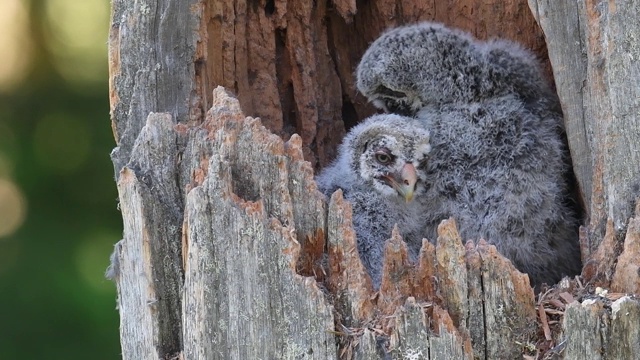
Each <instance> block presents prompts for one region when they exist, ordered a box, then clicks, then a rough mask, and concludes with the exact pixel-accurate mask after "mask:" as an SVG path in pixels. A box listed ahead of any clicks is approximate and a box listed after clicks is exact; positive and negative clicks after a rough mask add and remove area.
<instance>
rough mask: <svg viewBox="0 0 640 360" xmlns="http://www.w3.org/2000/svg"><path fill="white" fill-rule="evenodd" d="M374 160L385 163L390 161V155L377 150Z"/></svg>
mask: <svg viewBox="0 0 640 360" xmlns="http://www.w3.org/2000/svg"><path fill="white" fill-rule="evenodd" d="M376 161H377V162H379V163H380V164H382V165H386V164H388V163H390V162H391V155H389V154H387V153H384V152H377V153H376Z"/></svg>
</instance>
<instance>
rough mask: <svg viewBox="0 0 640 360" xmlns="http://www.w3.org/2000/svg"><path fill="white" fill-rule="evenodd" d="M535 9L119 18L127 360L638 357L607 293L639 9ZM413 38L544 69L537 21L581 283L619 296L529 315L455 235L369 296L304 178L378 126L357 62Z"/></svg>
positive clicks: (625, 162) (113, 80) (633, 312)
mask: <svg viewBox="0 0 640 360" xmlns="http://www.w3.org/2000/svg"><path fill="white" fill-rule="evenodd" d="M612 4H613V5H612ZM529 5H531V7H532V9H533V14H534V15H535V18H534V16H532V13H531V11H530V10H529V8H528V7H527V4H526V3H525V2H524V0H511V1H505V2H496V3H492V2H486V1H455V2H454V1H450V2H442V1H440V2H429V3H426V2H423V1H388V0H387V1H383V0H375V1H369V2H363V1H355V0H333V1H331V2H330V1H285V0H275V1H272V0H260V1H257V0H256V1H251V2H247V1H240V0H221V1H205V0H189V1H175V0H156V1H152V0H145V1H142V2H129V1H123V0H114V1H113V2H112V22H111V31H110V36H109V67H110V101H111V119H112V127H113V130H114V136H115V139H116V142H117V147H116V149H114V151H113V153H112V159H113V163H114V167H115V170H116V175H117V184H118V191H119V194H120V208H121V211H122V215H123V220H124V232H123V240H122V241H120V242H119V243H118V244H117V245H116V249H115V252H114V255H113V257H112V266H111V268H110V270H109V275H110V276H111V277H113V278H114V279H115V281H116V284H117V287H118V308H119V311H120V316H121V327H120V335H121V343H122V354H123V358H125V359H209V358H211V359H253V358H270V359H271V358H274V359H279V358H286V359H289V358H296V359H301V358H305V359H306V358H309V359H312V358H313V359H331V358H357V359H376V358H380V359H382V358H387V357H391V358H397V359H404V358H426V359H442V358H455V359H465V358H469V359H470V358H484V359H494V358H519V357H522V356H523V354H524V355H525V356H529V357H530V358H533V357H538V358H542V357H543V355H544V354H543V353H545V352H546V353H547V355H549V356H552V355H553V354H554V353H557V354H559V356H561V357H562V356H564V357H565V358H576V359H580V358H589V359H590V358H592V357H590V356H591V355H592V354H594V353H593V352H591V351H595V350H597V351H598V354H600V355H601V356H602V357H603V358H620V359H625V358H633V357H631V356H633V355H632V354H637V350H638V349H637V344H638V343H640V338H639V337H640V335H639V333H640V332H639V330H638V326H637V323H638V319H637V318H638V307H639V306H640V302H639V301H638V299H637V298H634V297H622V296H621V295H619V294H618V293H623V292H629V293H631V292H638V291H640V289H639V288H640V285H638V284H639V283H640V281H638V261H637V260H636V259H638V258H640V257H639V255H640V254H639V252H640V249H639V247H638V242H639V239H640V225H639V224H640V220H639V219H640V205H635V204H636V203H635V201H636V198H637V197H638V194H637V193H638V187H637V180H638V178H639V177H638V176H637V175H638V171H640V170H639V168H640V166H637V164H638V163H640V161H638V154H640V152H639V151H638V146H640V145H638V144H640V142H639V141H637V140H639V139H638V137H639V135H638V134H639V133H640V132H639V131H638V123H639V122H638V119H637V116H638V109H639V108H640V107H639V106H638V101H640V100H638V99H639V97H638V96H637V95H638V91H639V90H638V88H637V83H638V77H639V76H640V71H638V66H639V65H638V62H633V61H631V60H632V59H635V58H637V57H638V55H640V54H638V52H639V50H638V46H637V44H636V42H632V41H631V39H633V38H634V36H635V37H638V32H639V31H640V26H638V22H637V20H638V19H640V17H634V18H632V19H631V20H624V21H623V20H622V19H621V15H620V14H625V12H626V13H628V14H630V13H633V12H635V13H636V14H637V12H638V11H639V10H637V9H635V8H633V6H632V5H626V4H619V6H618V7H615V6H614V5H615V2H610V3H609V4H607V5H598V6H596V4H592V3H591V2H587V3H586V4H565V3H564V2H551V1H538V2H535V1H533V0H530V1H529ZM625 6H627V7H628V8H625ZM418 20H436V21H441V22H445V23H446V24H448V25H450V26H455V27H460V28H463V29H465V30H468V31H471V32H472V33H474V34H475V35H476V36H478V37H480V38H487V37H492V36H499V37H507V38H510V39H513V40H516V41H519V42H521V43H523V44H524V45H525V46H527V47H529V48H531V49H533V50H534V51H535V52H536V53H537V54H538V55H540V56H541V57H542V58H546V47H545V43H544V37H543V34H542V31H541V30H540V28H539V27H538V25H537V24H536V20H537V21H538V22H539V23H540V24H541V26H542V28H543V29H544V31H545V34H546V38H547V41H548V42H549V49H550V56H549V57H550V59H551V65H553V74H554V76H555V78H556V81H557V85H558V92H559V95H560V98H561V100H562V105H563V109H564V111H565V114H566V122H567V133H568V138H569V144H570V147H571V151H572V156H573V161H574V167H575V171H576V176H577V178H578V184H579V186H580V191H581V193H582V195H583V198H584V199H585V202H586V205H587V207H588V210H589V219H588V222H587V223H586V224H585V228H584V229H583V232H582V233H583V248H584V249H583V250H584V251H583V256H584V258H585V260H587V266H586V267H585V272H584V276H585V278H586V279H587V280H590V281H593V283H594V284H595V285H599V286H601V287H604V288H608V289H609V290H610V291H611V292H612V293H611V294H607V292H606V290H602V291H601V292H600V295H593V289H592V288H590V287H589V286H582V285H583V284H581V283H580V282H575V281H574V282H566V283H564V284H561V285H559V286H558V287H557V288H555V289H552V290H550V291H549V292H546V293H544V294H543V295H541V296H540V298H539V299H538V302H537V303H536V301H535V300H534V294H533V291H532V289H531V287H530V286H529V284H528V278H527V276H526V275H523V274H520V273H518V272H517V271H516V270H515V268H514V267H513V266H512V265H511V263H510V262H509V261H507V260H505V259H504V258H503V257H502V256H500V255H499V254H498V253H497V252H496V250H495V248H494V247H493V246H490V245H488V244H487V243H486V242H484V241H482V240H478V241H470V242H467V243H463V242H462V239H460V236H459V235H458V233H457V230H456V226H455V220H454V219H449V220H446V221H444V222H443V223H442V224H441V226H440V227H439V229H438V239H437V241H436V242H435V244H432V243H430V242H428V241H426V240H425V241H424V242H423V249H422V251H421V253H420V256H419V259H418V262H417V263H415V264H414V263H412V262H411V261H409V260H408V255H407V249H406V246H405V244H404V242H403V241H402V238H401V237H400V235H399V232H398V231H397V229H396V230H395V231H394V232H393V234H391V236H390V239H389V241H388V242H387V245H386V246H387V247H386V252H385V256H386V258H385V264H384V272H385V276H384V278H383V280H382V285H381V288H380V290H379V291H378V292H374V291H373V288H372V286H371V281H370V279H369V277H368V275H367V274H366V271H365V269H364V267H363V266H362V264H361V263H360V261H359V257H358V254H357V251H356V245H355V241H356V240H355V239H356V235H355V233H354V231H353V228H352V226H351V221H352V214H351V207H350V205H349V203H348V202H346V201H345V200H344V199H343V198H342V194H341V192H336V193H335V194H333V196H332V197H331V198H330V199H325V198H324V197H323V196H322V195H321V194H320V193H319V192H318V191H317V189H316V185H315V183H314V181H313V174H314V170H317V169H318V168H319V167H321V166H322V165H324V164H326V163H327V162H329V161H330V160H332V159H333V157H334V156H335V151H336V147H337V144H338V143H339V142H340V141H341V139H342V136H343V135H344V133H345V131H346V130H348V129H349V128H350V127H351V126H353V125H354V124H356V123H357V122H358V121H360V120H361V119H363V118H364V117H366V116H368V115H369V114H371V113H373V111H374V110H373V109H372V108H371V107H370V106H369V105H367V104H366V103H365V99H364V98H363V97H362V96H360V95H358V94H357V93H356V92H355V86H354V79H353V70H354V68H355V66H356V64H357V63H358V61H359V59H360V56H361V55H362V53H363V52H364V50H365V49H366V47H367V45H368V44H369V43H370V42H371V41H373V40H374V39H375V38H376V37H377V36H378V35H379V34H380V32H381V31H383V30H384V29H385V28H387V27H389V26H393V25H399V24H403V23H408V22H415V21H418ZM566 22H568V25H565V23H566ZM606 44H609V47H607V46H605V45H606ZM611 44H616V45H615V46H613V45H611ZM625 51H626V52H625ZM550 69H551V67H549V74H551V70H550ZM634 84H635V85H634ZM218 85H221V86H224V87H225V88H226V89H228V90H230V91H231V92H232V93H233V95H232V94H230V93H228V92H227V91H226V90H224V89H223V88H222V87H217V86H218ZM247 115H248V117H247ZM257 117H259V119H258V118H257ZM295 134H299V135H295ZM634 164H635V165H634ZM639 204H640V202H639ZM634 205H635V207H636V208H635V214H634ZM630 218H631V220H629V219H630ZM570 293H572V294H573V296H572V295H570ZM565 313H566V315H564V314H565ZM563 315H564V316H563ZM560 324H562V328H561V327H560ZM584 354H586V355H584ZM583 355H584V356H583Z"/></svg>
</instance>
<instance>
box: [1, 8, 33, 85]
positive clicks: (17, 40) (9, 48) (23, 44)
mask: <svg viewBox="0 0 640 360" xmlns="http://www.w3.org/2000/svg"><path fill="white" fill-rule="evenodd" d="M28 19H29V18H28V16H27V9H26V7H25V5H24V3H23V2H22V1H21V0H2V1H0V93H1V92H7V91H9V90H11V89H12V88H14V87H15V86H17V85H18V84H19V83H20V82H21V81H22V80H23V78H24V77H25V75H26V74H27V72H28V70H29V65H30V64H31V57H32V54H33V51H32V43H31V36H30V32H29V21H28Z"/></svg>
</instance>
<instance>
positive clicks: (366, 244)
mask: <svg viewBox="0 0 640 360" xmlns="http://www.w3.org/2000/svg"><path fill="white" fill-rule="evenodd" d="M429 151H430V145H429V132H428V131H427V130H424V129H422V128H420V127H419V125H417V124H416V123H415V120H413V119H411V118H406V117H402V116H398V115H391V114H389V115H375V116H372V117H370V118H368V119H367V120H365V121H364V122H363V123H361V124H359V125H357V126H355V127H353V128H352V129H351V130H350V131H349V133H348V134H347V135H346V137H345V138H344V140H343V142H342V144H341V145H340V148H339V149H338V157H337V158H336V160H335V161H334V163H333V164H331V165H330V166H328V167H327V168H325V169H324V170H323V171H322V172H321V173H320V174H319V175H318V176H317V178H316V181H317V183H318V187H319V189H320V190H321V191H322V192H323V193H324V194H325V195H327V196H331V194H332V193H333V192H334V191H335V190H337V189H342V191H343V193H344V196H345V198H346V199H347V200H349V202H350V203H351V205H352V209H353V227H354V229H355V232H356V236H357V242H358V252H359V254H360V259H361V260H362V262H363V264H364V265H365V267H366V268H367V270H368V271H369V274H370V275H371V278H372V280H373V284H374V286H375V287H376V288H378V287H379V286H380V281H381V278H382V274H381V271H382V260H383V255H384V246H385V242H386V240H387V239H389V238H390V237H391V230H392V229H393V226H394V225H395V224H397V225H398V227H399V229H400V232H401V234H402V236H403V238H404V240H405V241H406V242H407V243H408V244H409V247H410V248H411V249H413V250H414V251H413V252H412V254H411V256H413V257H414V258H415V257H416V256H417V250H416V249H419V248H420V244H421V241H422V234H421V231H422V230H423V228H424V225H423V222H422V221H421V218H422V216H423V214H422V211H421V205H420V204H421V203H420V202H418V201H416V200H417V198H420V197H421V196H423V193H424V181H425V176H426V174H425V172H424V171H423V169H424V168H425V162H426V161H427V157H428V153H429Z"/></svg>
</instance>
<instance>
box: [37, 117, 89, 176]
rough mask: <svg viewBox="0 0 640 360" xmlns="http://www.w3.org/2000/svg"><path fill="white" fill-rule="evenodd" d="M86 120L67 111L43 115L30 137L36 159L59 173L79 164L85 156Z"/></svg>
mask: <svg viewBox="0 0 640 360" xmlns="http://www.w3.org/2000/svg"><path fill="white" fill-rule="evenodd" d="M87 123H88V122H87V121H86V120H85V121H82V120H80V119H76V118H73V117H71V115H69V114H50V115H46V116H45V117H44V118H43V119H41V120H40V121H39V122H38V124H37V125H36V130H35V134H34V139H33V146H34V148H35V149H34V151H35V155H36V158H37V159H38V162H39V163H40V164H41V165H42V166H44V167H46V168H48V169H50V170H52V171H54V172H57V173H62V174H64V173H69V172H73V171H74V170H76V169H77V168H78V167H80V166H81V165H82V164H83V163H84V162H85V161H86V160H87V157H88V155H89V146H90V133H89V129H88V128H87Z"/></svg>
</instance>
